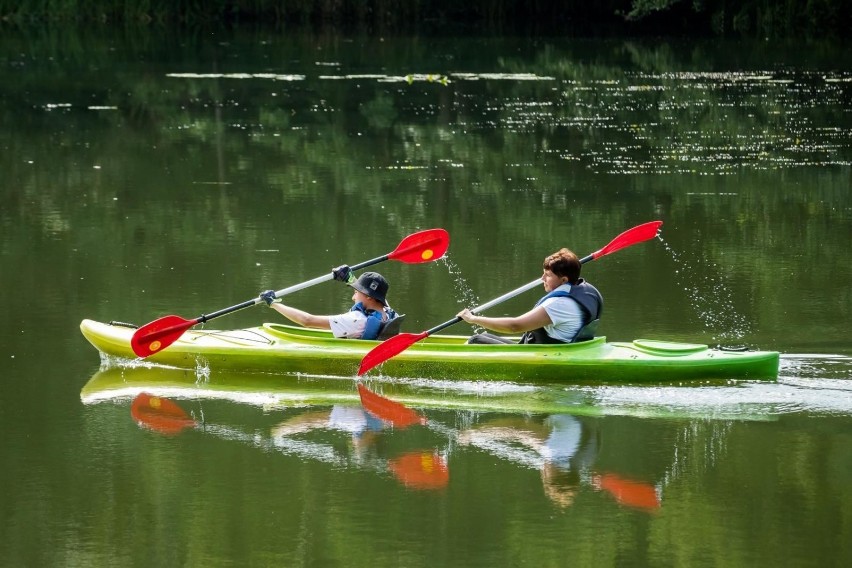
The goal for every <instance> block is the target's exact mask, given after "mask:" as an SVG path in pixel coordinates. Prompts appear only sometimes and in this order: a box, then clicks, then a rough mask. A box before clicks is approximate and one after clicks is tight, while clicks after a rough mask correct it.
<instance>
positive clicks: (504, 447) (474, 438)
mask: <svg viewBox="0 0 852 568" xmlns="http://www.w3.org/2000/svg"><path fill="white" fill-rule="evenodd" d="M458 442H459V444H460V445H463V446H471V447H475V448H477V449H480V450H484V451H486V452H488V453H489V454H491V455H494V456H497V457H499V458H502V459H504V460H507V461H510V462H513V463H516V464H518V465H521V466H524V467H529V468H531V469H536V470H538V471H539V473H540V475H541V483H542V487H543V489H544V494H545V495H546V496H547V497H548V499H550V500H551V501H552V502H553V503H554V504H555V505H557V506H558V507H560V508H567V507H569V506H571V505H572V504H573V503H574V500H575V498H576V496H577V494H578V492H579V490H580V488H581V486H583V485H586V486H590V487H591V488H592V489H594V490H596V491H604V492H606V493H607V494H609V495H610V496H612V497H613V498H614V499H615V500H616V502H618V503H619V504H620V505H624V506H627V507H631V508H635V509H643V510H648V511H650V510H654V509H657V508H659V507H660V497H659V494H658V492H657V489H656V488H655V487H654V486H653V485H651V484H649V483H645V482H641V481H636V480H632V479H627V478H624V477H622V476H620V475H618V474H616V473H611V472H605V473H600V472H598V471H596V469H597V468H596V467H595V461H596V459H597V457H598V451H599V448H600V439H599V436H598V435H597V434H596V433H592V431H591V429H590V428H587V427H584V425H583V422H582V421H581V420H580V419H578V418H576V417H574V416H571V415H568V414H554V415H550V416H546V417H541V416H539V417H505V418H496V419H493V420H490V421H487V422H484V423H481V424H478V425H475V426H473V427H471V428H468V429H466V430H463V431H461V432H460V433H459V435H458Z"/></svg>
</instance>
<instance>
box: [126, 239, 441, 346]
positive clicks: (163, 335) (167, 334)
mask: <svg viewBox="0 0 852 568" xmlns="http://www.w3.org/2000/svg"><path fill="white" fill-rule="evenodd" d="M449 246H450V236H449V234H448V233H447V231H445V230H444V229H427V230H425V231H419V232H417V233H412V234H410V235H408V236H407V237H405V238H404V239H402V241H400V243H399V244H398V245H397V247H396V248H395V249H394V250H393V251H392V252H390V253H388V254H386V255H383V256H379V257H377V258H374V259H372V260H368V261H366V262H362V263H360V264H356V265H355V266H352V267H350V268H351V269H352V270H353V271H355V270H360V269H362V268H366V267H368V266H372V265H374V264H378V263H380V262H384V261H386V260H398V261H400V262H403V263H406V264H420V263H424V262H431V261H433V260H438V259H439V258H441V257H442V256H444V253H446V252H447V248H448V247H449ZM333 278H334V275H333V274H332V273H331V272H329V273H328V274H324V275H322V276H318V277H316V278H314V279H312V280H308V281H307V282H302V283H301V284H294V285H293V286H290V287H288V288H284V289H281V290H278V291H277V292H275V296H276V297H278V298H281V297H282V296H286V295H287V294H292V293H293V292H297V291H299V290H303V289H305V288H309V287H310V286H313V285H315V284H320V283H322V282H327V281H329V280H332V279H333ZM263 302H264V300H263V299H262V298H261V297H259V296H258V297H257V298H252V299H251V300H246V301H245V302H242V303H240V304H237V305H235V306H231V307H229V308H225V309H222V310H219V311H216V312H213V313H212V314H207V315H204V314H202V315H201V316H199V317H197V318H195V319H184V318H182V317H180V316H174V315H169V316H164V317H161V318H160V319H157V320H154V321H152V322H151V323H147V324H145V325H143V326H142V327H140V328H139V329H137V330H136V331H135V332H134V333H133V337H132V338H131V339H130V346H131V347H132V348H133V352H134V353H136V355H137V356H139V357H148V356H149V355H153V354H154V353H156V352H158V351H162V350H163V349H165V348H166V347H168V346H169V345H171V344H172V343H174V342H175V341H177V340H178V339H179V338H180V336H181V335H183V333H184V332H185V331H186V330H188V329H189V328H191V327H193V326H195V325H198V324H199V323H204V322H207V321H210V320H212V319H213V318H217V317H219V316H224V315H225V314H230V313H232V312H235V311H237V310H241V309H243V308H248V307H250V306H255V305H257V304H262V303H263Z"/></svg>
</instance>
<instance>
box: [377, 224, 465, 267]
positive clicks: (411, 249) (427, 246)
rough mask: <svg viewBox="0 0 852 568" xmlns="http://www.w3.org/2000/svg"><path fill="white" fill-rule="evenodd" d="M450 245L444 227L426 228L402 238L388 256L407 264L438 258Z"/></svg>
mask: <svg viewBox="0 0 852 568" xmlns="http://www.w3.org/2000/svg"><path fill="white" fill-rule="evenodd" d="M449 246H450V234H449V233H447V231H445V230H444V229H427V230H425V231H420V232H417V233H412V234H410V235H408V236H407V237H405V238H404V239H402V241H400V243H399V245H397V247H396V248H395V249H394V251H393V252H392V253H390V254H389V255H388V258H390V259H392V260H399V261H401V262H405V263H408V264H420V263H422V262H432V261H433V260H438V259H439V258H441V257H442V256H444V253H446V252H447V249H448V248H449Z"/></svg>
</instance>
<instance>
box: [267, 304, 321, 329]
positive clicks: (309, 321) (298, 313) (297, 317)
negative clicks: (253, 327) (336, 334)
mask: <svg viewBox="0 0 852 568" xmlns="http://www.w3.org/2000/svg"><path fill="white" fill-rule="evenodd" d="M269 307H270V308H272V309H273V310H275V311H276V312H278V313H279V314H281V315H282V316H284V317H285V318H287V319H288V320H290V321H294V322H296V323H298V324H299V325H303V326H305V327H313V328H316V329H331V324H330V323H329V316H315V315H313V314H309V313H308V312H305V311H302V310H300V309H297V308H293V307H291V306H287V305H284V304H279V303H275V304H270V305H269Z"/></svg>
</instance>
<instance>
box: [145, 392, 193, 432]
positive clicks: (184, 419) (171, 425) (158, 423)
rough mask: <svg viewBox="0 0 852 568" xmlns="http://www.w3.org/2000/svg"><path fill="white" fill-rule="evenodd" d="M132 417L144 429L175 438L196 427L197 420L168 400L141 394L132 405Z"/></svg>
mask: <svg viewBox="0 0 852 568" xmlns="http://www.w3.org/2000/svg"><path fill="white" fill-rule="evenodd" d="M130 416H132V417H133V419H134V420H135V421H136V423H137V424H139V425H140V426H142V427H143V428H148V429H149V430H153V431H155V432H159V433H160V434H165V435H167V436H173V435H175V434H178V433H180V431H181V430H183V429H184V428H192V427H193V426H195V420H193V419H192V418H190V417H189V415H188V414H187V413H186V412H184V411H183V409H182V408H181V407H180V406H178V405H177V404H175V403H174V402H172V401H170V400H169V399H167V398H160V397H158V396H153V395H150V394H148V393H146V392H143V393H139V394H138V395H136V398H134V399H133V403H132V404H131V405H130Z"/></svg>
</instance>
